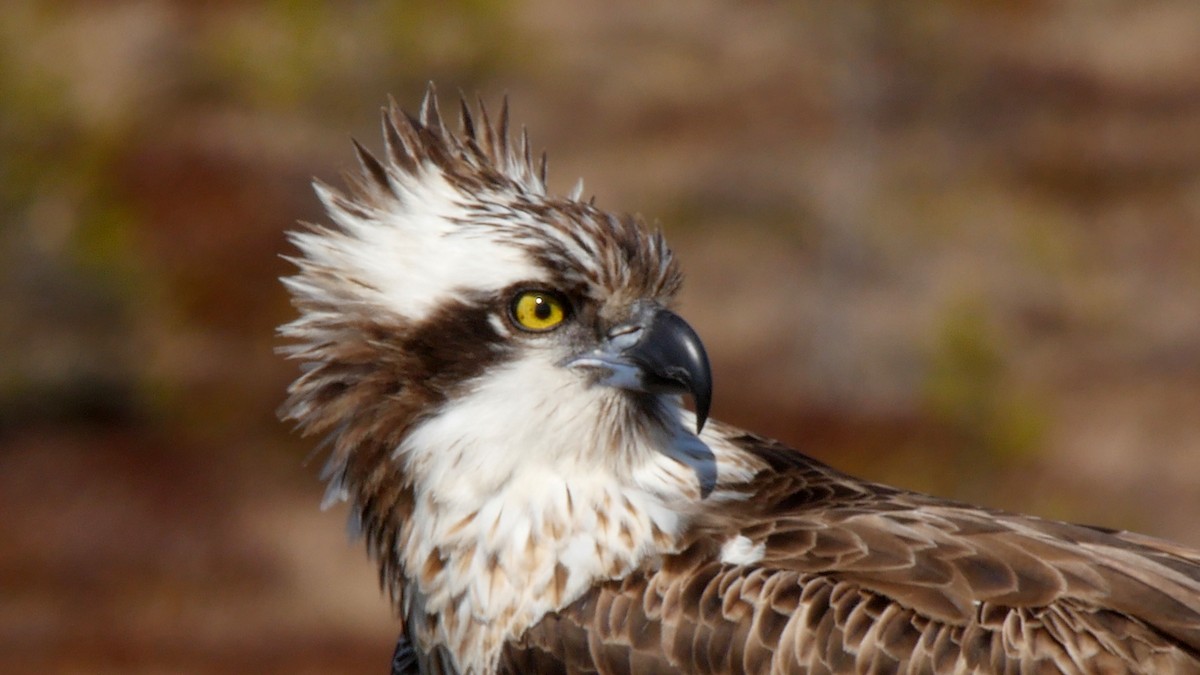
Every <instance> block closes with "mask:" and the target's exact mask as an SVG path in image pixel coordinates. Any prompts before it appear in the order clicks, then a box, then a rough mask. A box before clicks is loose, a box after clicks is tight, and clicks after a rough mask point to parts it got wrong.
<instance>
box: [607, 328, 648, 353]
mask: <svg viewBox="0 0 1200 675" xmlns="http://www.w3.org/2000/svg"><path fill="white" fill-rule="evenodd" d="M641 337H642V327H641V326H640V325H638V324H636V323H626V324H622V325H620V326H617V327H615V328H613V329H612V330H610V331H608V342H609V344H611V345H612V346H613V347H616V348H617V349H618V350H623V349H626V348H628V347H632V346H633V345H634V344H636V343H637V341H638V340H639V339H641Z"/></svg>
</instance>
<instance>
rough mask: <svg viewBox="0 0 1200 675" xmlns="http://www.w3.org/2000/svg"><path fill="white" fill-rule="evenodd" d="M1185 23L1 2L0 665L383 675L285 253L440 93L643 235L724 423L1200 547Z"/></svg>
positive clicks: (990, 15) (1016, 10) (492, 2)
mask: <svg viewBox="0 0 1200 675" xmlns="http://www.w3.org/2000/svg"><path fill="white" fill-rule="evenodd" d="M1197 64H1200V3H1196V2H1195V1H1194V0H1161V1H1159V0H1153V1H1145V0H1128V1H1120V0H1114V1H1108V2H1095V1H1094V0H1059V1H1052V0H1022V1H1020V2H989V1H986V0H934V1H931V2H924V3H895V2H889V1H888V0H846V1H843V2H839V3H824V2H800V1H797V2H766V1H759V2H732V1H721V0H692V1H691V2H688V3H671V4H668V3H657V4H656V3H643V2H639V1H635V0H617V1H612V0H608V1H605V2H598V1H593V2H577V3H560V2H555V1H553V0H520V1H518V0H513V1H504V0H457V1H455V2H433V1H426V2H386V1H383V0H359V1H356V2H346V3H338V4H335V3H315V2H295V1H292V2H288V1H264V2H183V1H173V2H172V1H167V0H161V1H154V0H144V1H140V2H96V1H91V2H84V1H82V0H81V1H78V2H47V1H43V2H31V1H28V0H12V1H9V2H5V3H3V7H2V8H0V671H2V672H6V673H7V672H13V673H17V672H38V673H51V672H62V673H69V672H78V673H143V672H145V673H150V672H154V673H163V672H179V673H193V672H195V673H205V672H211V673H228V672H289V673H337V672H346V673H350V672H384V670H385V668H386V667H387V663H388V658H389V655H390V650H391V645H392V641H393V638H394V631H395V625H394V623H393V621H392V619H391V616H390V611H389V609H388V607H387V604H386V602H385V600H384V599H383V597H382V596H381V595H380V594H379V592H378V589H377V586H376V580H375V573H374V571H373V569H372V567H371V565H370V564H368V562H367V560H366V556H365V555H364V553H363V551H362V545H361V543H360V542H352V541H349V540H348V539H347V536H346V533H345V529H344V519H345V511H344V509H337V508H335V509H331V510H330V511H328V512H321V511H319V510H318V508H317V507H318V504H319V502H320V499H321V494H322V486H321V484H320V483H319V481H318V479H317V473H318V469H319V466H320V459H319V458H318V459H314V460H312V461H309V462H307V463H306V462H305V458H306V456H307V455H308V453H309V452H310V450H311V448H312V447H313V445H314V444H313V443H311V442H308V441H305V440H301V439H298V438H296V437H294V436H293V435H292V434H291V433H290V431H289V429H288V428H287V427H286V426H285V425H283V424H281V423H279V422H278V421H277V420H276V418H275V413H274V411H275V409H276V407H277V406H278V405H279V403H280V402H281V401H282V398H283V391H284V389H285V387H286V386H287V384H288V382H289V381H290V380H291V378H292V377H293V376H294V375H295V373H296V366H295V364H290V363H286V362H284V361H282V360H281V359H280V358H278V357H277V356H276V355H275V354H274V353H273V350H274V349H275V348H276V347H277V346H278V345H279V341H278V339H277V338H276V337H275V335H274V329H275V326H277V325H279V324H280V323H282V322H285V321H287V320H288V319H289V318H291V317H292V311H291V309H290V308H289V306H288V301H287V298H286V297H285V293H284V291H283V289H282V287H281V285H280V284H279V283H278V281H277V278H278V277H279V276H281V275H285V274H287V273H288V272H289V264H288V263H286V262H285V261H283V260H282V259H281V258H280V255H281V254H285V253H287V252H288V245H287V244H286V242H285V239H284V232H285V231H286V230H288V229H289V228H292V227H293V226H294V223H295V222H296V221H297V220H317V219H320V218H321V216H320V213H319V210H318V204H317V201H316V199H315V198H314V197H313V195H312V192H311V190H310V187H309V182H310V180H311V179H312V178H313V177H318V178H321V179H323V180H327V181H331V182H335V183H336V182H338V180H339V172H340V171H342V170H345V169H352V168H353V167H354V160H353V154H352V150H351V146H350V138H351V137H354V138H358V139H360V140H361V141H362V142H363V143H364V144H365V145H367V146H368V147H370V148H379V147H380V145H381V143H380V142H379V141H378V118H379V109H380V106H381V105H383V104H384V103H386V100H387V96H388V95H393V96H395V97H396V99H397V100H398V101H399V102H400V103H401V104H402V105H403V106H405V107H406V108H408V109H410V110H412V109H415V108H416V106H417V105H418V103H419V101H420V97H421V94H422V91H423V90H424V88H425V84H426V82H427V81H430V80H433V81H436V83H437V85H438V87H439V89H440V91H441V92H442V100H443V104H444V107H446V108H447V109H453V105H452V104H453V103H454V101H453V99H454V98H455V97H457V95H458V92H459V91H463V92H466V93H467V94H468V95H469V96H472V97H473V96H474V95H475V94H479V95H480V96H482V97H483V98H484V99H485V100H486V101H488V102H490V103H491V104H492V105H493V106H495V105H497V104H498V103H499V100H500V98H501V97H502V96H503V95H504V94H505V93H507V94H508V95H509V97H510V100H511V102H512V107H513V114H514V119H515V120H516V121H517V122H521V123H524V124H525V125H527V126H528V128H529V130H530V132H531V135H532V138H533V141H534V144H535V145H536V146H537V147H539V148H542V147H544V148H547V149H548V151H549V156H550V167H551V171H550V174H551V188H552V191H554V192H557V193H560V194H561V193H565V192H567V191H568V190H569V189H570V188H571V186H572V185H573V184H574V183H575V181H576V179H577V178H578V177H580V176H582V177H584V178H585V179H586V188H587V192H588V193H589V194H590V193H594V194H596V195H597V199H598V202H599V204H600V205H601V206H604V207H607V208H610V209H613V210H619V211H633V212H638V213H641V214H644V215H645V216H646V217H647V218H648V219H650V220H652V221H657V222H659V223H661V225H662V227H663V228H664V229H665V230H666V231H667V234H668V236H669V238H670V239H671V241H672V242H673V244H674V246H675V248H676V250H677V252H678V253H679V255H680V257H681V258H682V261H683V264H684V267H685V270H686V272H687V273H688V275H689V277H688V285H687V289H686V292H685V293H684V298H683V305H682V312H683V313H684V314H685V315H686V316H687V317H688V318H689V319H690V320H691V321H692V322H693V324H694V325H695V326H696V327H697V329H698V330H699V332H700V333H701V334H702V335H703V336H704V337H705V339H706V342H707V344H708V347H709V352H710V354H711V355H712V357H713V360H714V367H715V371H716V396H715V403H714V414H715V416H717V417H719V418H722V419H725V420H727V421H730V422H734V423H738V424H742V425H745V426H749V427H751V428H753V429H755V430H757V431H760V432H763V433H767V434H770V435H774V436H777V437H779V438H781V439H783V440H785V441H787V442H789V443H791V444H794V445H796V446H797V447H799V448H802V449H804V450H805V451H807V452H809V453H810V454H812V455H814V456H816V457H819V458H821V459H823V460H825V461H827V462H830V463H832V464H834V465H835V466H838V467H840V468H843V469H845V470H848V471H851V472H853V473H857V474H860V475H863V476H867V477H870V478H874V479H878V480H882V481H887V482H890V483H896V484H900V485H903V486H905V487H909V488H913V489H918V490H923V491H930V492H934V493H937V494H940V495H945V496H949V497H954V498H959V499H965V500H970V501H974V502H980V503H984V504H988V505H993V506H999V507H1004V508H1008V509H1013V510H1020V511H1031V512H1036V513H1038V514H1041V515H1045V516H1050V517H1055V518H1061V519H1069V520H1075V521H1081V522H1087V523H1094V524H1104V525H1108V526H1112V527H1121V528H1131V529H1137V530H1141V531H1145V532H1149V533H1153V534H1157V535H1160V536H1166V537H1170V538H1174V539H1178V540H1181V541H1184V542H1187V543H1189V544H1192V545H1200V527H1198V526H1197V522H1200V68H1198V67H1197Z"/></svg>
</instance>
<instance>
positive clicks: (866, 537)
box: [502, 436, 1200, 673]
mask: <svg viewBox="0 0 1200 675" xmlns="http://www.w3.org/2000/svg"><path fill="white" fill-rule="evenodd" d="M740 443H741V444H742V446H743V447H744V448H745V449H746V450H747V452H750V453H753V454H754V455H756V456H757V457H758V458H759V459H760V460H761V461H762V462H763V463H764V464H765V465H766V466H767V467H768V468H767V469H765V470H764V471H763V472H761V473H760V475H759V476H758V477H757V478H756V479H755V480H754V481H753V482H752V483H751V484H749V485H748V486H747V488H748V489H749V490H750V492H751V493H752V496H751V497H750V498H749V499H746V500H744V501H742V502H737V503H734V504H723V505H722V506H721V507H720V509H719V510H715V512H714V513H713V514H711V516H710V517H708V518H706V519H704V520H703V522H702V523H701V524H700V525H699V526H698V528H697V530H696V532H695V533H694V543H692V544H691V545H690V546H688V547H687V548H686V549H685V550H684V551H683V552H682V553H680V554H678V555H674V556H670V557H667V558H665V559H664V560H663V561H662V564H661V567H660V568H658V569H656V570H647V571H643V572H641V573H637V574H634V575H631V576H630V577H628V578H626V579H624V580H621V581H613V582H609V583H606V584H604V585H601V586H599V587H597V588H596V589H595V590H593V591H592V592H591V593H589V594H588V595H586V596H585V597H583V598H581V599H580V600H578V601H577V602H575V603H574V604H572V605H571V606H569V607H567V608H566V609H564V610H563V611H561V612H559V613H557V614H556V615H553V616H551V617H548V618H547V619H546V620H544V621H543V622H541V623H540V624H538V625H537V626H535V627H534V628H533V629H531V630H530V631H528V632H527V633H526V634H525V635H524V636H522V637H521V638H520V639H519V640H518V641H514V642H513V643H512V644H509V645H508V646H507V647H506V649H505V652H504V658H503V663H502V666H503V669H504V670H505V672H512V673H518V672H538V673H542V672H551V673H553V672H569V673H591V672H596V673H657V672H672V673H677V672H688V673H733V672H746V673H791V672H830V673H839V672H856V673H857V672H881V673H892V672H931V673H940V672H989V673H990V672H998V673H1004V672H1014V673H1016V672H1022V673H1024V672H1079V673H1095V672H1104V673H1110V672H1111V673H1120V672H1153V673H1164V672H1170V673H1178V672H1182V673H1200V554H1197V552H1195V551H1191V550H1188V549H1185V548H1183V547H1180V546H1178V545H1175V544H1170V543H1167V542H1161V541H1159V540H1156V539H1153V538H1150V537H1144V536H1141V535H1135V534H1129V533H1122V532H1109V531H1104V530H1100V529H1097V528H1089V527H1084V526H1079V525H1070V524H1066V523H1058V522H1054V521H1047V520H1041V519H1037V518H1029V517H1024V516H1017V515H1012V514H1007V513H1002V512H996V511H988V510H984V509H979V508H975V507H970V506H966V505H962V504H957V503H953V502H949V501H945V500H938V499H935V498H932V497H928V496H924V495H919V494H914V493H908V492H903V491H899V490H895V489H892V488H887V487H883V486H877V485H873V484H870V483H866V482H862V481H858V480H855V479H853V478H849V477H847V476H844V475H842V474H840V473H838V472H836V471H834V470H833V469H830V468H828V467H825V466H824V465H821V464H820V463H818V462H815V461H813V460H811V459H809V458H807V457H805V456H803V455H801V454H800V453H798V452H795V451H793V450H790V449H788V448H785V447H783V446H780V445H778V444H774V443H770V442H767V441H763V440H761V439H758V438H755V437H751V436H745V437H742V438H741V439H740ZM737 534H740V535H742V536H745V537H748V538H749V539H751V541H752V542H754V543H762V544H763V545H764V547H765V548H764V553H763V557H762V560H761V561H760V562H758V563H756V564H754V565H747V566H738V565H730V564H722V563H721V562H720V552H719V546H720V544H721V543H722V542H723V541H724V540H726V539H727V538H728V537H730V536H734V535H737Z"/></svg>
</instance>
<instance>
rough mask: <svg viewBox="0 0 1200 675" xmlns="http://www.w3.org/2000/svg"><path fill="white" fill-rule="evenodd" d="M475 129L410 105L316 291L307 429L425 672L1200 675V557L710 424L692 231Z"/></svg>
mask: <svg viewBox="0 0 1200 675" xmlns="http://www.w3.org/2000/svg"><path fill="white" fill-rule="evenodd" d="M461 109H462V110H461V114H460V118H461V120H460V123H459V124H458V125H456V126H458V127H460V128H459V129H457V130H452V129H450V128H448V125H447V124H445V123H444V122H443V116H442V114H441V113H440V112H439V109H438V105H437V102H436V97H435V96H434V95H433V94H432V91H431V92H430V93H427V95H426V98H425V101H424V102H423V104H422V105H421V107H420V110H419V113H418V114H416V115H408V114H406V113H404V112H402V111H401V110H399V109H398V108H397V106H396V104H395V103H394V102H392V104H391V105H390V106H389V107H388V108H387V109H385V111H384V115H383V136H384V140H385V149H384V150H383V153H382V156H380V157H376V156H374V155H372V154H371V153H369V152H368V151H366V150H364V149H363V148H362V147H361V146H359V145H358V144H357V143H355V146H356V148H357V151H358V160H359V163H360V164H361V170H359V171H356V172H355V173H354V174H353V175H351V176H350V177H349V178H348V184H349V187H348V189H347V190H346V191H344V192H339V191H337V190H334V189H332V188H330V187H328V186H326V185H324V184H321V183H318V184H317V185H316V191H317V193H318V195H319V197H320V199H321V200H322V201H323V202H324V205H325V207H326V209H327V211H328V218H329V221H330V222H329V223H327V224H312V225H307V226H306V227H305V228H304V229H302V230H301V231H298V232H295V233H293V234H292V235H291V241H292V242H293V243H294V245H295V246H296V248H297V250H298V252H299V254H298V255H296V256H295V257H294V259H293V262H294V263H295V264H296V265H297V267H298V271H297V272H296V273H295V275H294V276H291V277H289V278H287V279H285V284H286V286H287V288H288V289H289V291H290V293H291V295H292V299H293V303H294V305H295V307H296V308H297V310H298V314H299V316H298V318H296V319H295V320H294V321H292V322H291V323H288V324H287V325H285V326H283V327H282V328H281V333H282V335H283V336H284V338H285V340H286V341H287V346H286V347H284V348H283V350H284V351H285V353H286V354H287V355H288V356H289V357H290V358H293V359H296V360H298V361H300V362H302V364H303V365H302V367H301V374H300V375H299V377H298V378H297V379H296V381H295V382H294V383H293V384H292V385H291V387H290V389H289V398H288V400H287V402H286V403H285V404H284V408H283V415H284V417H286V418H288V419H290V420H293V421H294V422H295V423H296V424H297V426H298V427H299V429H300V430H301V431H302V432H303V433H305V434H315V435H319V436H323V437H324V438H325V440H324V446H326V447H327V448H328V451H329V453H330V457H329V461H328V464H327V466H326V469H325V471H324V477H325V478H326V479H327V480H328V497H327V500H328V501H335V500H347V501H348V502H349V504H350V510H351V516H352V520H353V524H354V525H356V527H357V528H358V530H359V531H360V532H361V533H362V534H363V536H364V537H365V539H366V544H367V548H368V550H369V553H370V554H371V556H372V557H373V558H374V559H375V560H376V561H377V563H378V566H379V572H380V577H381V580H382V584H383V586H384V588H385V589H386V591H387V592H388V594H389V596H390V599H391V601H392V602H393V603H394V605H395V608H396V611H397V613H398V615H399V616H400V619H401V621H402V624H403V626H402V634H401V639H400V643H399V646H398V648H397V653H396V658H395V663H394V667H395V669H396V670H397V671H398V672H399V671H404V672H420V673H459V674H464V675H465V674H468V673H470V674H473V675H486V674H490V673H613V674H615V673H714V674H724V673H764V674H765V673H868V672H869V673H905V672H907V673H983V672H987V673H993V672H994V673H1048V672H1068V673H1123V672H1147V673H1174V672H1188V673H1197V672H1200V552H1198V551H1196V550H1191V549H1188V548H1185V547H1183V546H1180V545H1176V544H1173V543H1169V542H1166V541H1161V540H1158V539H1154V538H1151V537H1147V536H1142V535H1138V534H1133V533H1129V532H1122V531H1113V530H1107V529H1101V528H1095V527H1086V526H1080V525H1072V524H1067V523H1062V522H1055V521H1050V520H1043V519H1039V518H1034V517H1028V516H1022V515H1015V514H1011V513H1006V512H1002V511H995V510H989V509H984V508H979V507H975V506H970V505H967V504H962V503H958V502H952V501H947V500H943V499H938V498H935V497H931V496H927V495H923V494H918V493H914V492H910V491H906V490H902V489H897V488H893V487H887V486H884V485H879V484H875V483H871V482H867V481H863V480H858V479H856V478H852V477H850V476H847V475H845V474H842V473H840V472H838V471H836V470H834V469H832V468H830V467H828V466H826V465H824V464H821V463H820V462H817V461H815V460H813V459H811V458H809V457H807V456H805V455H804V454H801V453H800V452H798V451H796V450H793V449H792V448H789V447H787V446H785V445H782V444H780V443H778V442H776V441H772V440H768V439H766V438H763V437H760V436H757V435H754V434H752V433H749V432H746V431H743V430H741V429H737V428H734V427H732V426H728V425H726V424H722V423H720V422H717V421H714V420H709V419H708V410H709V402H710V398H711V390H712V377H711V374H710V369H709V363H708V359H707V356H706V355H705V351H704V347H703V345H702V344H701V341H700V338H699V337H698V336H697V334H696V332H695V331H694V330H693V329H692V328H691V327H690V326H689V325H688V324H687V323H686V322H685V321H684V320H683V319H682V318H680V316H679V315H678V314H676V313H675V312H674V311H673V310H672V306H673V300H674V298H675V296H676V292H677V291H678V290H679V287H680V282H681V274H680V270H679V267H678V265H677V262H676V260H675V258H673V257H672V253H671V251H670V249H669V248H668V247H667V244H666V243H665V241H664V239H663V237H662V235H661V233H659V232H657V231H654V230H653V229H651V228H649V227H647V226H646V224H645V223H644V222H642V221H641V220H640V219H639V218H636V217H632V216H628V215H617V214H614V213H611V212H608V211H604V210H601V209H600V208H598V207H597V206H596V205H595V204H594V203H593V201H590V200H581V199H580V194H579V190H576V191H574V193H572V194H569V195H566V196H562V197H558V196H553V195H552V194H551V193H549V192H548V191H547V187H546V171H545V159H544V157H543V158H542V159H540V160H535V159H534V158H532V157H531V153H530V147H529V141H528V137H527V136H526V135H525V133H524V132H522V133H521V134H519V135H510V133H509V119H508V112H507V103H506V104H505V106H504V109H503V110H501V111H500V112H499V113H498V114H497V115H489V114H488V111H487V110H486V108H485V107H484V106H483V105H482V103H481V104H479V105H478V106H476V107H472V106H469V105H468V104H466V103H465V102H464V103H462V105H461ZM689 397H690V398H691V399H692V402H693V406H692V407H693V408H694V412H692V411H690V410H688V408H687V407H686V406H685V403H686V400H687V398H689Z"/></svg>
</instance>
